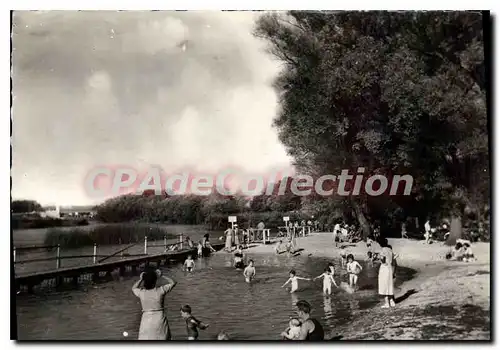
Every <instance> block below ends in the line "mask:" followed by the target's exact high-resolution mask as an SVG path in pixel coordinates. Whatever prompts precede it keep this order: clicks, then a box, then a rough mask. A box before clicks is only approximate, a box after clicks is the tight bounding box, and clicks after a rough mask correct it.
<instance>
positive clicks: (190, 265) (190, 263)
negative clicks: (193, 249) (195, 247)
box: [184, 255, 195, 272]
mask: <svg viewBox="0 0 500 350" xmlns="http://www.w3.org/2000/svg"><path fill="white" fill-rule="evenodd" d="M194 266H195V264H194V260H193V258H192V257H191V255H188V257H187V259H186V261H184V269H185V271H187V272H191V271H193V270H194Z"/></svg>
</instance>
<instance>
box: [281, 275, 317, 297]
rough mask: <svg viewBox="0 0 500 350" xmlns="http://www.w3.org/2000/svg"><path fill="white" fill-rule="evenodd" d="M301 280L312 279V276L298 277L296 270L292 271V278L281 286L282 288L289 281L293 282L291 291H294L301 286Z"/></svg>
mask: <svg viewBox="0 0 500 350" xmlns="http://www.w3.org/2000/svg"><path fill="white" fill-rule="evenodd" d="M299 280H303V281H310V280H311V279H310V278H302V277H297V274H296V273H295V270H291V271H290V278H289V279H288V280H287V281H286V282H285V283H284V284H283V285H282V286H281V288H283V287H285V286H286V285H287V284H288V283H290V282H291V283H292V288H291V289H290V293H294V292H296V291H297V289H298V288H299Z"/></svg>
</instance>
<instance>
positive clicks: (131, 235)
mask: <svg viewBox="0 0 500 350" xmlns="http://www.w3.org/2000/svg"><path fill="white" fill-rule="evenodd" d="M146 235H147V236H148V239H149V240H152V241H154V240H161V239H163V238H164V237H165V236H167V239H169V238H175V237H176V236H175V235H171V234H168V233H167V231H166V230H165V229H163V228H161V227H147V226H143V225H134V226H130V225H103V226H96V227H95V228H92V229H90V230H85V229H79V228H75V229H71V230H63V229H50V230H49V231H48V232H47V235H46V236H45V242H44V244H45V245H50V246H55V245H58V244H59V245H61V247H64V248H80V247H84V246H91V245H94V243H96V244H97V245H114V244H129V243H137V242H140V241H143V240H144V236H146Z"/></svg>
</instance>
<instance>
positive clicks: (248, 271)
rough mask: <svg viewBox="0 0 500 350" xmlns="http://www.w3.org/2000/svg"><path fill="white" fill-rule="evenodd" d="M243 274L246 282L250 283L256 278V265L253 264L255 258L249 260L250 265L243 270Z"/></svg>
mask: <svg viewBox="0 0 500 350" xmlns="http://www.w3.org/2000/svg"><path fill="white" fill-rule="evenodd" d="M243 276H245V282H247V283H250V282H251V281H252V280H253V279H254V278H255V267H254V266H253V260H250V261H249V262H248V266H247V267H246V268H245V270H244V271H243Z"/></svg>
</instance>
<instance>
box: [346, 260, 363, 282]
mask: <svg viewBox="0 0 500 350" xmlns="http://www.w3.org/2000/svg"><path fill="white" fill-rule="evenodd" d="M362 270H363V267H362V266H361V265H360V264H359V263H358V262H357V261H356V260H354V256H353V255H352V254H349V255H348V256H347V273H349V286H350V287H351V288H356V286H357V283H358V275H359V274H360V273H361V271H362Z"/></svg>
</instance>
